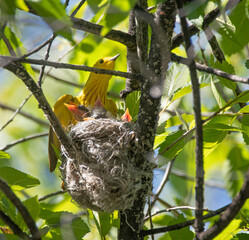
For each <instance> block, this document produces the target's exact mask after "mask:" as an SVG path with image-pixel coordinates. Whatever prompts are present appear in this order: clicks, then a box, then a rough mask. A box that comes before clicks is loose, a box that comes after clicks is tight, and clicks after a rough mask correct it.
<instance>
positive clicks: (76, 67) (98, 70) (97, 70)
mask: <svg viewBox="0 0 249 240" xmlns="http://www.w3.org/2000/svg"><path fill="white" fill-rule="evenodd" d="M10 62H12V63H15V62H20V63H30V64H36V65H46V66H50V67H54V68H65V69H72V70H81V71H88V72H94V73H99V74H109V75H114V76H119V77H123V78H138V77H139V76H138V75H135V74H132V73H127V72H121V71H114V70H108V69H101V68H94V67H88V66H85V65H76V64H69V63H58V62H52V61H46V60H42V59H40V60H37V59H30V58H29V59H22V58H15V57H9V56H0V66H1V67H5V65H6V63H7V64H8V63H10Z"/></svg>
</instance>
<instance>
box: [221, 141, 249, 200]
mask: <svg viewBox="0 0 249 240" xmlns="http://www.w3.org/2000/svg"><path fill="white" fill-rule="evenodd" d="M227 159H228V164H229V165H228V171H227V174H226V177H225V182H226V187H227V189H228V192H229V194H230V195H231V197H234V196H235V195H236V194H237V193H238V192H239V190H240V189H241V187H242V184H243V181H244V174H245V173H246V171H247V169H248V167H249V154H248V152H247V151H246V150H245V149H244V147H243V146H242V145H236V146H234V147H233V148H232V149H231V150H230V153H229V154H228V156H227Z"/></svg>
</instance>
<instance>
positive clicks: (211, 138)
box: [203, 115, 241, 156]
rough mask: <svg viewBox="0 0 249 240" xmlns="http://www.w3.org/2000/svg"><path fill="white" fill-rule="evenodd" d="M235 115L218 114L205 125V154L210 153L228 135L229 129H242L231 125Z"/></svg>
mask: <svg viewBox="0 0 249 240" xmlns="http://www.w3.org/2000/svg"><path fill="white" fill-rule="evenodd" d="M232 119H233V117H232V116H229V115H218V116H216V117H215V118H213V119H212V120H211V121H209V122H208V123H207V124H205V125H204V127H203V147H204V155H205V156H207V155H208V154H210V153H211V152H212V151H213V150H214V149H215V148H216V147H217V146H218V144H220V143H221V142H222V141H223V140H224V139H225V137H226V135H227V133H228V132H229V131H241V130H239V129H237V128H234V127H232V126H229V124H230V123H231V121H232Z"/></svg>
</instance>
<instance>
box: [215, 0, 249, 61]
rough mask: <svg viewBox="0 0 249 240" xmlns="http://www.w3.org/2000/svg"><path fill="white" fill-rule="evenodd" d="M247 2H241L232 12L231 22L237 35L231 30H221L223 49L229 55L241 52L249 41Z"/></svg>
mask: <svg viewBox="0 0 249 240" xmlns="http://www.w3.org/2000/svg"><path fill="white" fill-rule="evenodd" d="M246 2H247V1H241V2H239V3H238V4H237V5H236V7H235V9H234V10H233V11H231V14H230V20H231V22H232V24H233V25H234V26H235V33H233V32H232V31H231V30H230V29H229V28H227V27H225V28H224V29H223V28H221V29H220V30H219V33H220V34H221V35H222V41H221V48H222V49H223V50H224V52H225V53H226V54H227V55H229V56H230V55H232V54H234V53H238V52H240V51H241V50H242V49H243V48H244V46H245V45H246V44H248V41H249V31H245V29H247V27H248V26H249V19H248V17H247V15H246Z"/></svg>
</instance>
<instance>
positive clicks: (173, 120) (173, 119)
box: [165, 113, 195, 128]
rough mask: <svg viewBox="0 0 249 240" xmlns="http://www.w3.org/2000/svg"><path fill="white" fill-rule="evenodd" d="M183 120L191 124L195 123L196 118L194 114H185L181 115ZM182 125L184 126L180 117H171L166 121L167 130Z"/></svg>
mask: <svg viewBox="0 0 249 240" xmlns="http://www.w3.org/2000/svg"><path fill="white" fill-rule="evenodd" d="M181 118H182V119H183V120H184V121H185V122H187V123H189V122H192V121H194V119H195V116H194V115H193V114H187V113H183V114H181ZM181 124H183V122H182V120H181V119H180V118H179V117H178V116H174V117H170V118H169V119H168V120H167V121H166V125H165V128H169V127H174V126H177V125H181Z"/></svg>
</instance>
